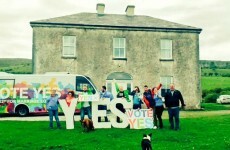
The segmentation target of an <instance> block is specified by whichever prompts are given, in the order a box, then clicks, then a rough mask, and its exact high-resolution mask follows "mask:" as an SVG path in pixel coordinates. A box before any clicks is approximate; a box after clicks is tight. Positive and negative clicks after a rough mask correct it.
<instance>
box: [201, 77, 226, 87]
mask: <svg viewBox="0 0 230 150" xmlns="http://www.w3.org/2000/svg"><path fill="white" fill-rule="evenodd" d="M201 86H202V90H211V89H215V88H228V87H230V77H201Z"/></svg>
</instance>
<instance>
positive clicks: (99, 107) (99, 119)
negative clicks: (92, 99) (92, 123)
mask: <svg viewBox="0 0 230 150" xmlns="http://www.w3.org/2000/svg"><path fill="white" fill-rule="evenodd" d="M98 110H107V106H106V105H98ZM108 121H109V120H108V117H107V116H105V122H108ZM98 122H101V117H98Z"/></svg>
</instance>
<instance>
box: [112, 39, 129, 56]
mask: <svg viewBox="0 0 230 150" xmlns="http://www.w3.org/2000/svg"><path fill="white" fill-rule="evenodd" d="M113 57H114V58H126V55H125V38H113Z"/></svg>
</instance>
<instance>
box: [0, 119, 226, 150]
mask: <svg viewBox="0 0 230 150" xmlns="http://www.w3.org/2000/svg"><path fill="white" fill-rule="evenodd" d="M47 120H48V116H47ZM163 121H164V124H165V128H164V129H162V130H152V129H151V130H150V129H145V130H131V129H128V128H126V129H118V128H111V129H96V130H95V131H93V132H89V133H83V132H82V128H81V127H80V123H79V122H76V123H75V129H74V130H66V129H65V122H61V124H62V126H63V129H60V130H59V129H53V130H50V129H48V122H38V121H36V122H23V121H1V122H0V128H1V131H5V132H1V133H0V135H1V136H0V141H1V146H0V149H2V150H8V149H14V150H18V149H38V150H43V149H44V150H48V149H55V150H56V149H60V150H61V149H77V150H78V149H80V150H119V149H120V150H123V149H125V150H140V149H141V146H140V143H141V139H142V137H143V134H148V133H152V134H153V137H152V147H153V149H154V150H175V149H177V150H184V149H199V150H205V149H213V150H214V149H215V150H223V149H229V147H230V130H229V124H230V116H229V115H223V116H221V115H217V116H209V117H206V116H205V117H200V118H181V120H180V123H181V130H180V131H171V130H169V129H168V128H169V123H168V119H167V120H163Z"/></svg>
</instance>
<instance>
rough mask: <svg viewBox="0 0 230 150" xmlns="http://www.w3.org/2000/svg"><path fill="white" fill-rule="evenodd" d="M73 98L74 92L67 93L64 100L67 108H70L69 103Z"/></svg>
mask: <svg viewBox="0 0 230 150" xmlns="http://www.w3.org/2000/svg"><path fill="white" fill-rule="evenodd" d="M74 98H75V97H74V91H69V92H68V94H67V96H66V99H65V100H66V103H67V105H68V107H70V104H71V101H72V100H74Z"/></svg>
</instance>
